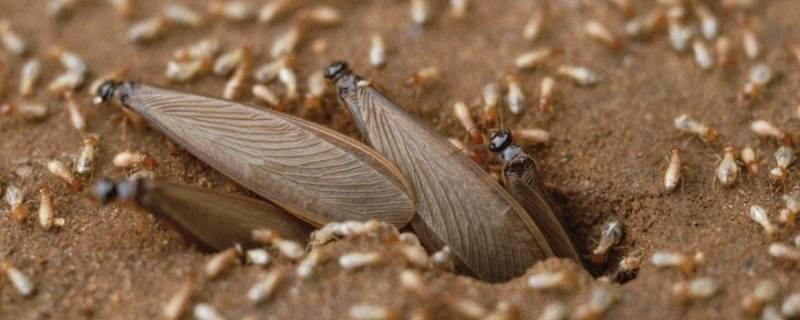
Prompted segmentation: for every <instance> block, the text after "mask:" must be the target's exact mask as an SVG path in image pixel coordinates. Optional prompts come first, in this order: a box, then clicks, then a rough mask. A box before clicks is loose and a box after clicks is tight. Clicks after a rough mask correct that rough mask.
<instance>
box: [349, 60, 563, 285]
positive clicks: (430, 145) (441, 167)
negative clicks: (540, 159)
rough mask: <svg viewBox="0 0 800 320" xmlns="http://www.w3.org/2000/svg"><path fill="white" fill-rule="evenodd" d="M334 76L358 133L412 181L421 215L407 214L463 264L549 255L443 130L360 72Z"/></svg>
mask: <svg viewBox="0 0 800 320" xmlns="http://www.w3.org/2000/svg"><path fill="white" fill-rule="evenodd" d="M335 81H336V84H337V86H338V88H339V97H340V98H341V99H342V100H343V102H344V103H345V104H346V105H347V107H348V108H349V109H350V111H351V113H352V114H353V117H354V118H355V122H356V123H357V126H358V128H359V130H360V131H361V134H362V135H364V136H365V138H366V140H367V141H368V142H369V143H370V144H371V145H372V147H374V148H375V149H376V150H378V151H380V152H381V153H383V154H384V155H386V156H387V157H388V158H389V159H390V160H392V161H393V162H394V163H395V164H396V165H397V167H398V168H399V169H400V170H401V171H403V172H404V173H405V174H406V176H407V178H408V179H409V180H410V181H412V184H413V185H414V189H415V194H416V197H417V211H418V213H419V217H420V218H421V219H415V220H414V221H417V220H422V221H424V223H425V224H426V227H427V229H429V230H432V231H433V232H435V233H436V235H435V236H436V237H438V238H439V240H441V242H443V243H445V244H447V245H448V246H450V247H451V248H452V250H453V252H454V254H455V255H456V256H457V257H458V258H459V260H460V261H462V262H463V263H465V264H466V266H467V267H468V268H469V269H470V271H472V272H473V273H475V274H476V275H478V276H479V277H481V278H483V279H486V280H491V281H500V280H506V279H509V278H511V277H515V276H519V275H521V274H523V273H524V272H525V270H527V268H528V267H530V266H531V265H533V263H534V262H536V261H538V260H541V259H544V258H547V257H549V256H552V255H553V252H552V250H551V249H550V246H549V245H548V244H547V242H546V240H545V238H544V237H543V236H542V234H541V232H540V231H539V229H538V228H537V227H536V225H535V224H534V223H533V221H532V220H531V219H530V217H529V216H528V215H527V213H526V212H525V209H523V208H522V207H521V206H520V205H519V204H517V203H516V202H515V201H514V199H512V197H511V195H509V194H508V193H507V192H506V191H505V190H504V189H503V188H502V187H501V186H500V185H498V184H497V183H496V182H494V181H493V179H492V178H491V177H490V176H489V175H488V174H487V173H486V172H484V171H483V170H481V168H480V167H478V166H477V165H476V164H475V163H473V162H472V161H471V160H470V159H469V158H467V157H466V156H465V155H464V154H463V153H461V152H458V150H456V148H455V147H454V146H453V145H452V144H450V143H449V142H448V141H447V140H446V139H445V138H444V137H442V136H441V135H439V134H438V133H436V132H435V131H434V130H432V129H430V128H429V127H427V126H426V125H424V124H423V123H422V122H420V121H419V120H417V119H416V118H415V117H413V116H412V115H410V114H408V113H407V112H406V111H405V110H403V109H402V108H400V107H399V106H397V105H396V104H394V103H393V102H392V101H390V100H389V99H387V98H386V97H385V96H383V94H381V93H380V92H378V91H377V90H375V89H374V88H372V87H371V86H369V85H368V84H366V85H365V83H363V82H361V81H362V80H361V79H360V78H359V77H357V76H354V75H352V74H350V73H345V74H341V73H340V74H339V75H338V76H337V77H336V80H335ZM413 225H414V222H412V226H413ZM423 229H425V228H423ZM421 238H425V237H421Z"/></svg>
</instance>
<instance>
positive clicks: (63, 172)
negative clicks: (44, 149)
mask: <svg viewBox="0 0 800 320" xmlns="http://www.w3.org/2000/svg"><path fill="white" fill-rule="evenodd" d="M47 170H49V171H50V173H52V174H53V175H54V176H57V177H59V178H61V179H62V180H64V181H65V182H66V183H67V184H68V185H69V186H70V187H72V189H73V190H75V191H81V190H83V183H82V182H81V180H80V179H78V177H76V176H75V175H73V174H72V171H70V170H69V168H67V165H65V164H64V163H63V162H61V161H58V160H51V161H49V162H47Z"/></svg>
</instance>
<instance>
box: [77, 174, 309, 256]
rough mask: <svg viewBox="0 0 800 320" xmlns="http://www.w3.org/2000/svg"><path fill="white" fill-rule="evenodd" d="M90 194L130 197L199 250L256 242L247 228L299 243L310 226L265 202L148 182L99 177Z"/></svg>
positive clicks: (103, 198)
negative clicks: (164, 221)
mask: <svg viewBox="0 0 800 320" xmlns="http://www.w3.org/2000/svg"><path fill="white" fill-rule="evenodd" d="M92 193H93V195H94V196H95V198H97V199H98V200H99V201H101V202H108V201H112V200H120V201H132V202H134V203H136V205H138V206H139V207H142V208H144V209H146V210H148V211H149V212H150V213H151V214H153V215H154V216H156V217H158V218H161V219H164V220H166V221H168V222H170V223H171V224H172V225H174V226H175V228H176V229H178V231H180V232H181V233H182V234H183V235H184V236H186V237H187V238H189V239H190V240H192V241H194V242H195V243H197V244H198V245H199V246H200V247H202V248H204V249H216V250H222V249H225V248H230V247H231V246H233V245H234V244H240V245H242V246H244V247H253V246H258V245H259V243H257V242H254V241H253V240H252V237H251V231H252V230H256V229H261V228H269V229H272V230H275V231H276V232H277V233H279V234H280V235H281V237H284V238H287V239H291V240H294V241H298V242H300V243H305V242H306V241H307V240H308V235H309V234H310V233H311V231H312V230H313V228H312V227H311V226H310V225H308V224H306V223H305V222H303V221H302V220H300V219H297V218H296V217H294V216H292V215H291V214H290V213H288V212H286V211H285V210H283V209H281V208H279V207H277V206H275V205H273V204H271V203H267V202H263V201H258V200H255V199H250V198H246V197H241V196H237V195H232V194H224V193H219V192H215V191H211V190H205V189H200V188H194V187H187V186H181V185H177V184H171V183H165V182H160V181H153V180H144V179H140V180H125V181H122V182H119V183H116V184H115V183H114V182H112V181H109V180H102V181H100V182H98V183H97V184H95V186H94V187H93V189H92Z"/></svg>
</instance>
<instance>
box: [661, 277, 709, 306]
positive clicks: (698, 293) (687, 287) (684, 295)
mask: <svg viewBox="0 0 800 320" xmlns="http://www.w3.org/2000/svg"><path fill="white" fill-rule="evenodd" d="M717 291H719V284H718V283H717V281H715V280H714V279H711V278H708V277H702V278H697V279H694V280H691V281H681V282H678V283H676V284H674V285H673V286H672V295H673V297H675V298H676V299H677V300H678V301H679V302H687V301H690V300H703V299H708V298H711V297H712V296H714V295H715V294H716V293H717Z"/></svg>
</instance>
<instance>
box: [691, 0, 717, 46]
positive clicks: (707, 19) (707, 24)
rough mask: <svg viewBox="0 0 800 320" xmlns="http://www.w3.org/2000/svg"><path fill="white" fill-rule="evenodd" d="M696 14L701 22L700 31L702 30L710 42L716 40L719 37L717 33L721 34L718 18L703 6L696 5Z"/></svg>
mask: <svg viewBox="0 0 800 320" xmlns="http://www.w3.org/2000/svg"><path fill="white" fill-rule="evenodd" d="M694 13H695V15H697V18H698V19H699V20H700V30H702V32H703V36H704V37H706V39H708V40H714V38H716V37H717V33H719V21H718V20H717V17H716V16H714V14H713V13H711V10H710V9H709V8H708V7H706V6H704V5H702V4H696V5H695V6H694Z"/></svg>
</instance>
